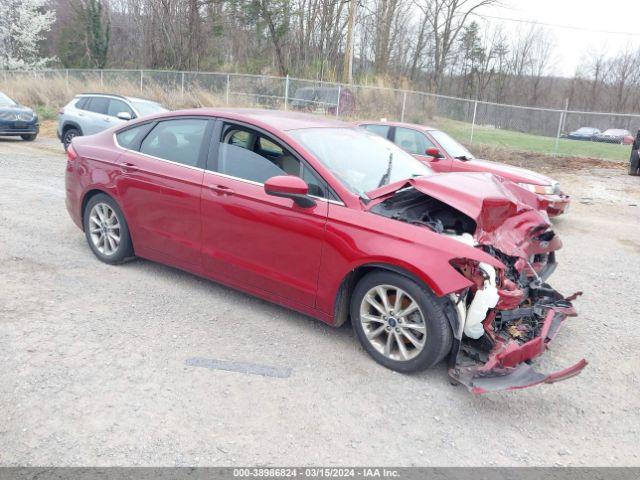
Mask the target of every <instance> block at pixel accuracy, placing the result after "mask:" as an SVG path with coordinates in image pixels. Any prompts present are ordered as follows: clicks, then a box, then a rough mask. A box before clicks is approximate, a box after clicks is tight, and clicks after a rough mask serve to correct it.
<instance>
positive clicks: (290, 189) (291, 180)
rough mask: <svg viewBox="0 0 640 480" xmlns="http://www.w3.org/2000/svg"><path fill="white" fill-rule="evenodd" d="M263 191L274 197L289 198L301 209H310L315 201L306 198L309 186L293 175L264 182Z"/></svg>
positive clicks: (279, 176) (281, 176)
mask: <svg viewBox="0 0 640 480" xmlns="http://www.w3.org/2000/svg"><path fill="white" fill-rule="evenodd" d="M264 191H265V192H266V193H267V195H273V196H274V197H283V198H290V199H292V200H293V201H294V202H295V203H296V205H298V206H300V207H302V208H310V207H313V206H314V205H315V204H316V202H315V200H314V199H313V198H311V197H309V196H308V193H309V185H307V183H306V182H305V181H304V180H302V179H301V178H300V177H296V176H294V175H278V176H277V177H271V178H270V179H269V180H267V181H266V182H265V184H264Z"/></svg>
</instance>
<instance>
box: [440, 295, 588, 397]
mask: <svg viewBox="0 0 640 480" xmlns="http://www.w3.org/2000/svg"><path fill="white" fill-rule="evenodd" d="M572 298H574V297H572ZM542 308H545V309H546V314H545V318H544V322H543V325H542V329H541V331H540V335H539V336H537V337H535V338H533V339H531V340H529V341H528V342H525V343H519V342H518V341H516V340H509V341H505V342H499V343H496V345H495V347H494V348H493V349H492V350H491V352H490V353H489V355H488V358H487V360H486V362H484V363H482V362H480V361H477V360H473V359H471V358H470V357H468V356H466V355H464V354H462V353H460V354H458V359H457V362H456V364H455V366H454V367H452V368H450V369H449V375H450V376H451V377H452V378H453V379H454V380H455V382H456V383H461V384H463V385H465V386H466V387H467V388H468V389H469V390H470V391H471V392H472V393H489V392H496V391H502V390H518V389H522V388H527V387H532V386H534V385H540V384H543V383H554V382H559V381H561V380H566V379H567V378H571V377H573V376H575V375H578V374H579V373H580V372H581V371H582V369H583V368H584V367H585V366H587V361H586V360H585V359H582V360H580V361H579V362H577V363H575V364H574V365H571V366H569V367H567V368H564V369H562V370H559V371H557V372H553V373H548V374H545V373H540V372H538V371H536V370H535V369H534V368H533V367H532V366H531V365H530V362H531V360H533V359H534V358H536V357H538V356H540V355H542V354H543V353H544V352H545V351H546V349H547V347H548V344H549V343H550V342H551V340H553V338H555V336H556V335H557V333H558V331H559V330H560V327H561V326H562V323H563V322H564V321H565V320H566V318H567V317H569V316H572V317H573V316H576V312H575V309H574V308H573V306H572V305H571V302H570V301H568V300H562V301H559V302H556V304H554V305H550V306H544V307H542Z"/></svg>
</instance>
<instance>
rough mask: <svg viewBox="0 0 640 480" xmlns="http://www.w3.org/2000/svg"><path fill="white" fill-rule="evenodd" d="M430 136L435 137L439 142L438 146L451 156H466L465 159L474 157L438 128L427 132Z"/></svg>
mask: <svg viewBox="0 0 640 480" xmlns="http://www.w3.org/2000/svg"><path fill="white" fill-rule="evenodd" d="M429 133H430V134H431V136H432V137H433V138H434V139H435V141H436V142H438V143H439V144H440V146H441V147H442V148H443V149H444V151H445V152H447V153H448V154H449V155H450V156H451V157H453V158H462V157H464V158H466V159H467V160H471V159H472V158H475V157H474V156H473V154H472V153H471V152H470V151H469V150H467V149H466V148H464V147H463V146H462V145H460V144H459V143H458V142H457V141H455V140H454V139H453V138H451V137H450V136H449V135H447V134H446V133H444V132H441V131H440V130H433V131H431V132H429Z"/></svg>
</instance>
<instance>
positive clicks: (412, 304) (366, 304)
mask: <svg viewBox="0 0 640 480" xmlns="http://www.w3.org/2000/svg"><path fill="white" fill-rule="evenodd" d="M360 322H361V324H362V328H363V330H364V333H365V335H366V338H367V340H368V341H369V343H370V344H371V345H372V346H373V347H374V348H375V349H376V350H377V351H378V352H379V353H381V354H382V355H384V356H385V357H387V358H389V359H391V360H396V361H407V360H411V359H412V358H415V357H416V356H417V355H419V354H420V352H421V351H422V350H423V349H424V346H425V343H426V339H427V327H426V324H425V321H424V315H423V314H422V311H421V309H420V306H419V305H418V303H417V302H416V301H415V300H414V299H413V298H412V297H411V296H410V295H409V294H408V293H407V292H405V291H404V290H402V289H400V288H398V287H394V286H392V285H378V286H376V287H373V288H372V289H370V290H369V291H368V292H367V293H366V295H365V296H364V297H363V299H362V302H361V303H360Z"/></svg>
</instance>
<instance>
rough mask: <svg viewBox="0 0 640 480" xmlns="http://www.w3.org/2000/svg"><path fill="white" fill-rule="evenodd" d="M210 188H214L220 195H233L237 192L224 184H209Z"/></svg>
mask: <svg viewBox="0 0 640 480" xmlns="http://www.w3.org/2000/svg"><path fill="white" fill-rule="evenodd" d="M209 190H213V191H214V192H216V193H217V194H219V195H233V194H234V193H235V192H234V191H233V190H232V189H230V188H229V187H225V186H224V185H209Z"/></svg>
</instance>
